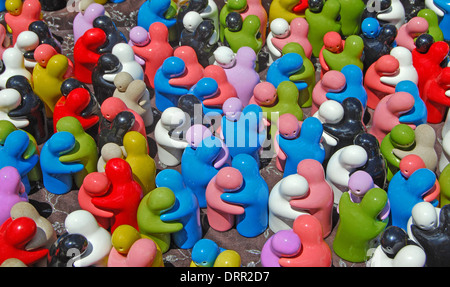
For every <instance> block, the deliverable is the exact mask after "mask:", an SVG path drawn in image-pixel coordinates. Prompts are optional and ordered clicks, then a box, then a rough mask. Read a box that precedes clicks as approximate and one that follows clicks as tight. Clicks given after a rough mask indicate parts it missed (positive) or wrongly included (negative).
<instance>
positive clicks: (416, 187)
mask: <svg viewBox="0 0 450 287" xmlns="http://www.w3.org/2000/svg"><path fill="white" fill-rule="evenodd" d="M435 183H436V175H435V174H434V172H432V171H431V170H430V169H427V168H420V169H418V170H416V171H415V172H413V173H412V174H411V175H410V176H409V177H408V178H407V177H405V176H403V174H402V172H401V171H398V172H397V173H396V174H395V175H394V176H393V177H392V179H391V181H390V182H389V187H388V192H387V194H388V198H389V204H390V207H391V212H390V225H393V226H397V227H400V228H403V230H405V231H406V230H407V224H408V220H409V218H410V217H411V212H412V209H413V207H414V206H415V205H416V204H417V203H419V202H423V201H424V200H423V196H424V195H425V194H426V193H427V192H428V191H430V189H431V188H432V187H433V186H434V185H435Z"/></svg>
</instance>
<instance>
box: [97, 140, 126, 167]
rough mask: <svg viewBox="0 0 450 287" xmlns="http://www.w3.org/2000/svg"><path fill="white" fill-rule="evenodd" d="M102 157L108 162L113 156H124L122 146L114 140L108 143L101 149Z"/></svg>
mask: <svg viewBox="0 0 450 287" xmlns="http://www.w3.org/2000/svg"><path fill="white" fill-rule="evenodd" d="M100 154H101V157H102V159H103V160H104V161H105V163H106V162H108V160H110V159H112V158H123V157H124V154H123V151H122V148H121V147H120V146H119V145H118V144H116V143H113V142H108V143H106V144H105V145H104V146H103V147H102V149H101V151H100Z"/></svg>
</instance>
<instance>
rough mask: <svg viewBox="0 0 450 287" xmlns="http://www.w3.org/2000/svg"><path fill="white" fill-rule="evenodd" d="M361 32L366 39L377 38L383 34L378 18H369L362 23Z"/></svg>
mask: <svg viewBox="0 0 450 287" xmlns="http://www.w3.org/2000/svg"><path fill="white" fill-rule="evenodd" d="M361 31H362V33H363V35H364V36H365V37H366V38H369V39H373V38H376V37H377V36H378V35H379V34H380V32H381V26H380V22H378V20H377V19H376V18H373V17H367V18H365V19H364V20H363V21H362V22H361Z"/></svg>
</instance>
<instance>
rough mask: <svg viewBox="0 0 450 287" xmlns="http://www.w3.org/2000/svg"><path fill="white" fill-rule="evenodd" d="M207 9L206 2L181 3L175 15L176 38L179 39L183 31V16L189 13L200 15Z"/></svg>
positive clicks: (190, 1)
mask: <svg viewBox="0 0 450 287" xmlns="http://www.w3.org/2000/svg"><path fill="white" fill-rule="evenodd" d="M206 7H208V0H189V1H186V2H185V3H183V4H182V5H181V6H180V8H179V9H178V13H177V24H176V25H177V32H178V38H181V32H182V31H183V30H184V25H183V19H184V16H185V15H186V14H187V13H188V12H191V11H194V12H197V13H199V14H200V13H201V12H203V11H204V10H205V9H206Z"/></svg>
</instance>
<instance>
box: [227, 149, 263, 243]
mask: <svg viewBox="0 0 450 287" xmlns="http://www.w3.org/2000/svg"><path fill="white" fill-rule="evenodd" d="M231 166H232V167H234V168H236V169H237V170H239V171H240V172H241V174H242V177H243V178H244V184H243V185H242V187H241V188H240V189H239V190H238V191H236V192H228V193H227V192H225V193H223V194H222V195H221V196H220V198H221V199H222V200H223V201H226V202H229V203H233V204H237V205H242V206H243V207H244V210H245V212H244V214H241V215H237V216H236V229H237V231H238V232H239V234H240V235H242V236H244V237H256V236H258V235H260V234H261V233H263V232H264V230H266V229H267V226H268V223H269V213H268V210H267V206H268V204H269V187H268V185H267V183H266V181H265V180H264V178H263V177H262V176H261V174H260V173H259V167H258V163H257V162H256V161H255V159H254V158H253V157H251V156H250V155H247V154H238V155H237V156H236V157H234V158H233V160H232V162H231Z"/></svg>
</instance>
